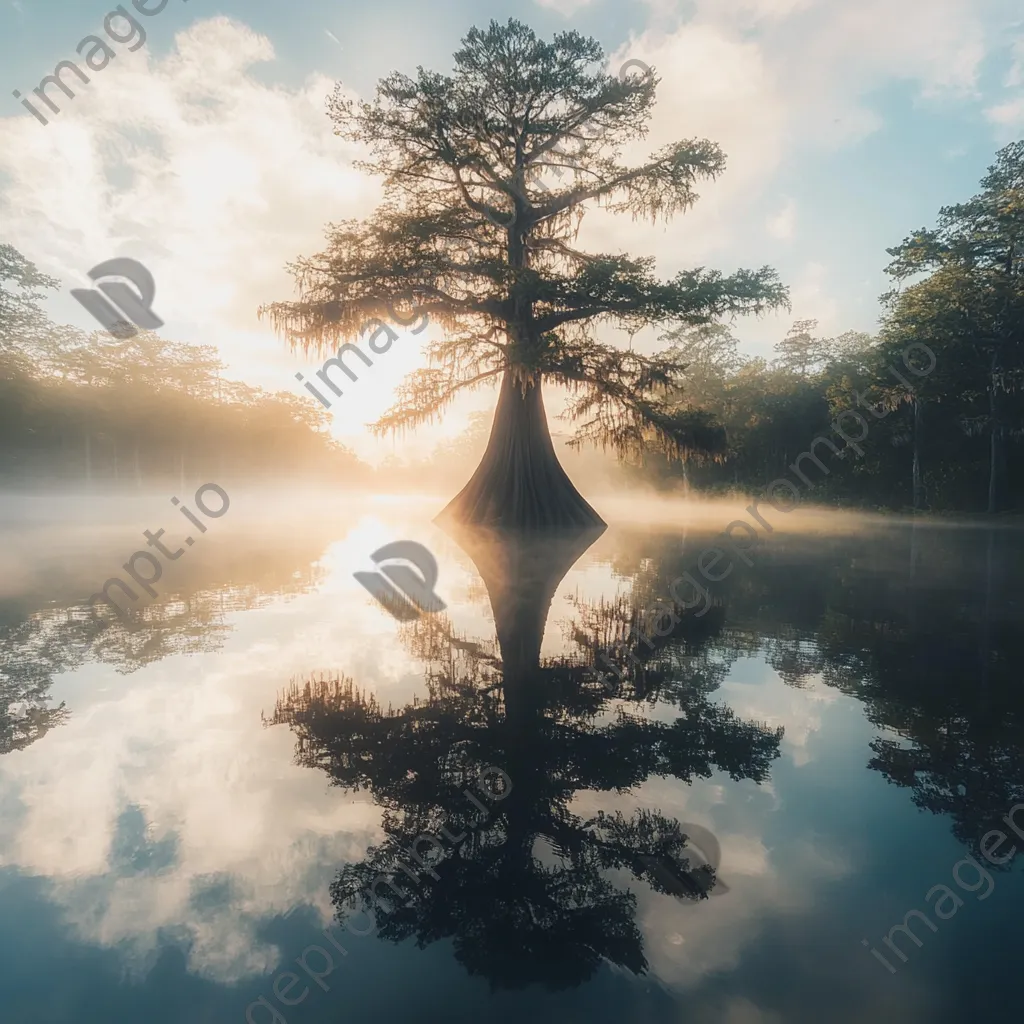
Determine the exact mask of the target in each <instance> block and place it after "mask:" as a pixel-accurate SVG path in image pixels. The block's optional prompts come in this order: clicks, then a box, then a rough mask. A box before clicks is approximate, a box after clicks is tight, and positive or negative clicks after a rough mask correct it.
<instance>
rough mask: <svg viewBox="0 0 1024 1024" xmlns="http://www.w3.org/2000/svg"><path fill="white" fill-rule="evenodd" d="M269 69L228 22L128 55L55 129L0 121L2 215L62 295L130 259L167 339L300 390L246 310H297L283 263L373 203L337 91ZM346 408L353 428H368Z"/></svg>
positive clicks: (263, 42) (29, 120) (267, 54)
mask: <svg viewBox="0 0 1024 1024" xmlns="http://www.w3.org/2000/svg"><path fill="white" fill-rule="evenodd" d="M273 60H274V50H273V47H272V45H271V43H270V41H269V40H268V39H267V38H266V37H264V36H261V35H259V34H257V33H255V32H253V31H252V30H251V29H250V28H248V27H247V26H245V25H242V24H240V23H238V22H236V21H231V20H229V19H227V18H223V17H217V18H211V19H206V20H201V21H197V22H195V23H193V24H192V25H191V26H190V27H189V28H187V29H186V30H184V31H182V32H180V33H179V34H178V35H177V36H176V38H175V47H174V49H173V50H172V52H171V53H170V54H168V55H167V56H166V57H164V58H163V59H155V58H153V57H152V55H151V54H149V53H147V51H146V50H145V49H142V50H140V51H138V52H137V53H129V52H127V50H125V49H123V48H122V50H121V51H120V52H118V54H117V57H116V59H115V60H114V61H113V62H112V63H111V64H110V66H109V67H108V68H106V69H105V70H103V71H102V72H100V73H97V74H96V75H95V76H94V77H93V79H92V81H91V83H90V85H89V86H88V87H83V88H82V90H81V91H80V92H79V94H78V96H77V97H76V98H75V99H74V100H66V101H63V104H62V105H63V109H62V112H61V113H60V114H58V115H54V116H53V119H52V121H51V123H50V124H49V125H47V126H43V125H41V124H40V123H39V122H38V121H36V120H35V119H34V118H33V117H32V116H31V115H29V114H23V115H21V116H17V117H9V118H6V119H3V120H0V172H3V173H5V174H6V175H7V176H9V179H10V180H9V184H7V185H6V186H5V189H4V192H3V195H2V197H0V215H2V218H3V222H4V235H5V238H6V240H8V241H10V242H11V243H12V244H14V245H15V246H16V247H18V248H19V249H21V250H22V251H23V252H25V254H26V255H27V256H29V258H31V259H33V260H35V261H36V262H38V263H39V264H40V265H41V266H42V267H43V268H44V269H45V270H47V271H50V272H53V273H56V274H57V275H58V276H59V277H61V278H62V279H63V280H64V282H65V285H67V284H68V283H71V282H75V281H83V275H84V273H85V271H86V270H88V269H89V268H90V267H91V266H93V265H95V264H96V263H98V262H100V261H101V260H104V259H109V258H110V257H112V256H114V255H131V256H134V257H135V258H137V259H140V260H141V261H142V262H143V263H145V264H146V265H147V266H148V267H149V268H150V270H151V271H152V272H153V275H154V278H155V280H156V284H157V300H156V303H155V306H154V308H155V309H157V311H158V312H159V315H160V316H161V318H162V319H163V320H164V321H165V322H166V324H167V327H166V329H165V333H166V334H167V335H168V336H170V337H177V338H181V339H182V340H189V341H197V342H206V343H212V344H216V345H218V347H219V348H220V350H221V352H222V354H223V355H224V356H225V357H226V358H227V360H228V362H229V372H231V373H233V374H234V375H237V376H242V377H244V378H245V379H247V380H249V381H250V382H253V383H259V384H261V385H263V386H268V387H270V388H272V389H275V388H281V389H291V390H298V385H297V384H296V383H295V382H294V380H293V379H292V374H293V372H294V370H295V369H297V368H298V364H297V363H296V362H295V361H294V360H292V359H291V358H290V357H289V356H288V355H287V354H286V352H285V349H284V346H283V345H282V344H281V343H280V342H279V341H278V340H277V339H276V338H274V337H273V335H272V334H271V332H270V330H269V328H268V326H267V325H266V324H260V323H259V322H258V321H257V318H256V309H257V307H258V306H259V305H260V304H261V303H263V302H266V301H269V300H273V299H288V298H291V297H292V295H293V291H292V279H291V277H290V276H289V275H288V274H287V273H286V272H285V270H284V265H285V263H286V262H288V261H291V260H294V259H295V258H296V257H298V256H299V255H300V254H305V255H311V254H313V253H315V252H317V251H318V250H319V249H320V248H321V247H322V245H323V232H324V228H325V226H326V223H327V221H328V220H329V219H335V220H340V219H343V218H345V217H351V216H359V215H361V214H363V213H364V212H365V210H366V209H367V208H368V207H371V206H373V205H375V204H376V203H377V202H378V201H379V195H380V192H379V187H378V186H377V184H376V183H374V182H372V181H370V180H369V179H367V177H366V176H365V175H363V174H362V173H360V172H358V171H356V170H355V169H353V167H352V166H351V161H352V159H353V157H354V156H355V155H356V149H355V148H354V147H352V146H349V145H347V144H346V143H344V142H343V141H342V140H340V139H338V138H337V137H335V136H334V135H333V133H332V130H331V124H330V122H329V121H328V119H327V117H326V116H325V113H324V100H325V97H326V96H327V95H328V94H329V93H330V92H331V91H332V89H333V82H332V81H331V80H330V79H328V78H326V77H325V76H322V75H311V76H310V77H309V78H308V79H307V80H306V82H305V83H304V84H303V85H302V86H301V87H300V88H298V89H294V90H291V89H287V88H284V87H280V86H270V85H264V84H262V83H261V82H258V81H257V80H256V79H255V78H254V77H253V76H252V75H251V74H250V71H251V69H252V68H253V66H255V65H258V64H262V63H267V62H271V61H273ZM114 181H118V182H119V184H116V185H115V184H114V183H113V182H114ZM122 182H123V183H122ZM299 393H301V392H299ZM361 394H363V395H368V394H369V386H368V387H367V389H362V390H361V391H360V392H357V391H356V390H355V389H353V397H354V400H355V401H356V402H357V403H358V401H359V398H360V395H361ZM346 397H348V396H346ZM346 407H347V408H349V409H352V410H353V419H354V420H355V421H356V427H355V429H359V426H360V425H361V424H362V422H365V419H367V418H369V417H366V416H362V415H360V414H359V412H360V410H359V408H358V404H357V405H356V406H352V404H351V402H349V403H347V406H346Z"/></svg>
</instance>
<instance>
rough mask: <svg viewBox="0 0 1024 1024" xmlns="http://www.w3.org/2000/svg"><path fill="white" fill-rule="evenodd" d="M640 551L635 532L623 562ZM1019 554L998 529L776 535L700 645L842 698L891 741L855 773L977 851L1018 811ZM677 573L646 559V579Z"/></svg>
mask: <svg viewBox="0 0 1024 1024" xmlns="http://www.w3.org/2000/svg"><path fill="white" fill-rule="evenodd" d="M704 543H707V542H704ZM702 546H703V544H702V543H697V544H695V545H694V554H695V553H696V551H699V550H700V548H701V547H702ZM647 554H648V544H647V540H646V538H641V537H638V538H637V544H636V547H635V549H634V557H633V564H634V565H640V561H641V558H642V557H643V556H645V555H647ZM1022 555H1024V546H1022V545H1021V543H1020V533H1019V531H1017V530H1012V529H1002V530H1000V529H996V530H993V529H987V530H978V529H955V530H954V529H948V528H946V529H943V528H939V527H932V528H922V527H903V526H899V525H890V526H887V527H886V528H885V529H881V530H867V529H865V530H864V531H862V532H859V533H854V534H851V535H848V536H841V537H824V538H822V537H818V538H815V539H814V540H812V541H808V538H807V537H805V536H799V535H794V536H791V537H786V536H782V535H779V536H777V537H775V538H773V539H772V542H771V545H770V546H765V547H764V548H763V549H762V550H761V551H759V552H758V554H757V555H756V556H755V558H754V559H753V565H752V566H750V567H747V566H743V565H738V566H737V569H736V571H735V572H734V573H733V574H732V576H731V577H730V578H729V579H728V580H726V581H725V582H724V583H722V584H721V585H719V586H718V587H716V594H718V595H720V596H721V599H722V600H724V601H725V603H726V605H727V607H728V609H729V616H728V623H727V624H726V625H725V627H724V628H723V629H722V631H721V633H720V634H718V635H717V636H716V637H715V638H713V639H712V641H711V642H710V643H709V645H708V650H710V651H713V652H714V654H715V655H717V656H718V657H719V658H724V659H735V658H736V657H739V656H741V655H742V654H744V653H748V654H759V655H760V656H761V657H763V658H764V659H765V660H766V661H767V662H768V664H769V665H771V667H772V668H773V669H774V670H775V671H776V672H777V673H778V674H779V675H780V677H781V678H782V679H783V680H784V681H785V682H786V683H787V684H789V685H793V686H806V685H808V684H809V683H810V680H811V678H812V677H813V676H820V678H821V680H822V681H823V682H824V683H825V684H826V685H828V686H831V687H835V688H836V689H838V690H840V691H842V692H843V693H846V694H848V695H850V696H852V697H854V698H856V699H857V700H858V701H860V702H861V703H862V704H863V706H864V712H865V715H866V717H867V718H868V720H869V721H870V722H871V723H872V724H873V725H876V726H878V727H879V728H884V729H886V730H888V731H889V733H890V735H888V736H880V737H878V738H876V739H875V740H873V741H872V743H871V756H870V759H869V761H868V765H869V767H870V768H872V769H874V770H876V771H879V772H881V773H882V775H883V776H884V777H885V778H886V779H887V780H888V781H889V782H891V783H893V784H894V785H897V786H900V787H905V788H907V789H909V790H910V791H911V794H912V799H913V801H914V803H915V804H916V805H917V806H918V807H921V808H923V809H925V810H928V811H930V812H932V813H934V814H944V815H948V816H949V817H950V819H951V821H952V831H953V834H954V835H955V836H956V838H957V839H958V840H960V841H961V842H962V843H964V844H965V845H967V846H969V847H971V848H972V849H974V850H975V851H977V850H978V843H979V841H980V840H981V838H982V837H983V836H984V835H985V833H986V832H988V831H989V830H990V829H995V828H1000V827H1003V828H1004V830H1005V826H1002V825H1001V819H1002V817H1003V815H1005V814H1006V813H1007V812H1008V810H1009V809H1010V808H1011V807H1012V806H1013V805H1014V804H1015V803H1020V802H1024V689H1022V687H1021V685H1020V675H1021V673H1020V666H1021V665H1022V664H1024V631H1022V630H1021V628H1020V619H1021V614H1020V590H1019V580H1020V579H1021V578H1022V575H1024V564H1022V562H1024V557H1022ZM692 559H693V554H691V556H690V561H691V563H692ZM622 560H623V561H625V559H622ZM684 568H689V569H691V570H692V568H693V566H692V564H685V563H684V562H683V560H682V559H679V558H677V560H676V561H675V563H673V561H672V558H671V556H668V557H666V558H664V559H661V560H659V574H660V579H659V581H658V583H657V585H658V586H661V587H662V588H664V587H665V585H666V581H668V580H671V579H672V578H673V574H678V572H680V571H682V569H684ZM641 575H642V574H641V573H640V571H639V570H638V571H637V576H638V577H639V576H641ZM708 617H710V613H709V616H708ZM891 734H895V735H891Z"/></svg>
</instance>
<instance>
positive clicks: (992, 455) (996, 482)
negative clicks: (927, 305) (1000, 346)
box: [988, 352, 1006, 515]
mask: <svg viewBox="0 0 1024 1024" xmlns="http://www.w3.org/2000/svg"><path fill="white" fill-rule="evenodd" d="M998 360H999V356H998V353H995V352H994V353H993V354H992V365H991V369H990V373H989V385H988V412H989V459H988V512H989V515H991V514H992V513H993V512H998V511H999V510H1000V508H1001V507H1002V491H1003V488H1002V482H1003V471H1004V469H1005V465H1006V452H1005V449H1004V443H1003V442H1004V437H1003V424H1002V420H1001V418H1000V409H999V398H998V395H997V393H996V387H997V375H998V372H999V362H998Z"/></svg>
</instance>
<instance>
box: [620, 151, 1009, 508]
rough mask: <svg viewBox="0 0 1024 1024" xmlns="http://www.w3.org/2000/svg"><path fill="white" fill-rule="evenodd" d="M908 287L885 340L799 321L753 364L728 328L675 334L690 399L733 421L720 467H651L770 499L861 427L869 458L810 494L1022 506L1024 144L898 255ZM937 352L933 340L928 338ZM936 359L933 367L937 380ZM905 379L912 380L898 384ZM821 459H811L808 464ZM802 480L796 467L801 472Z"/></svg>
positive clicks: (834, 471) (815, 477) (830, 474)
mask: <svg viewBox="0 0 1024 1024" xmlns="http://www.w3.org/2000/svg"><path fill="white" fill-rule="evenodd" d="M887 252H888V254H889V256H890V257H891V258H892V261H891V263H890V264H889V266H888V267H887V268H886V270H887V273H888V274H889V275H890V276H891V277H892V278H893V280H894V282H895V285H896V287H895V288H894V290H893V291H892V292H890V293H889V294H887V295H885V296H883V297H882V302H883V311H882V317H881V321H880V323H881V327H880V331H879V333H878V336H877V337H872V336H869V335H866V334H861V333H857V332H848V333H846V334H842V335H840V336H839V337H835V338H822V337H820V336H819V335H818V332H817V323H816V321H814V320H801V321H797V322H796V323H795V324H794V325H793V328H792V330H791V331H790V332H789V334H788V335H787V336H786V338H785V339H784V340H783V341H781V342H780V343H779V344H778V345H776V347H775V348H776V353H777V358H776V359H775V360H774V361H772V362H768V361H766V360H764V359H742V358H740V356H739V354H738V350H737V345H736V340H735V339H734V338H733V337H732V335H731V333H730V330H729V328H728V327H725V326H722V325H720V324H708V325H705V326H701V327H696V328H694V327H691V328H683V329H680V330H677V331H674V332H671V333H669V334H667V335H665V336H664V338H663V340H664V341H666V342H667V343H668V348H669V352H671V353H672V354H674V355H676V356H677V357H678V358H679V359H680V361H681V362H683V363H685V364H687V367H686V370H685V371H684V378H685V383H684V385H683V387H682V389H681V390H680V391H679V392H678V399H677V400H678V404H679V405H680V406H681V407H688V408H691V409H695V410H703V411H704V412H706V413H707V414H708V415H709V417H710V418H711V419H712V421H713V422H716V423H717V424H718V425H719V426H720V427H722V428H724V431H725V436H726V442H725V446H724V453H723V454H722V455H721V456H720V460H719V461H717V462H716V461H704V462H703V463H701V464H696V463H695V462H692V464H688V465H687V464H684V465H683V466H680V465H678V464H669V463H667V462H665V461H664V460H655V461H653V462H650V463H648V464H647V465H646V466H645V467H643V468H641V469H638V470H637V473H639V474H640V475H641V476H643V477H644V478H646V479H651V478H652V477H653V478H655V479H658V480H660V481H665V482H669V481H671V482H673V483H675V482H678V481H680V480H682V479H686V480H687V482H688V483H689V484H690V485H691V486H694V487H697V488H700V489H702V490H722V489H726V488H735V489H738V490H742V491H746V492H747V493H762V492H763V491H764V488H765V486H766V485H767V484H769V483H770V482H771V481H772V480H775V479H777V478H782V477H785V476H786V475H787V472H789V467H790V466H791V464H792V463H793V461H794V460H795V459H796V458H797V457H798V456H799V455H800V453H802V452H806V451H808V449H809V447H810V445H811V443H812V442H813V441H814V439H815V438H818V437H822V438H829V439H831V440H832V441H833V442H835V443H837V444H838V447H839V450H840V452H842V450H843V442H842V441H841V440H840V439H839V438H837V436H836V434H835V431H834V430H833V428H832V426H831V424H832V423H833V422H835V421H836V420H837V418H838V417H839V416H840V415H842V414H844V413H846V415H845V417H844V420H843V427H844V429H845V430H847V431H848V432H850V433H852V434H853V436H857V434H858V433H861V432H863V428H861V427H860V425H859V423H858V421H857V418H856V417H855V416H854V415H853V414H854V413H856V414H858V415H859V416H860V417H861V418H862V419H863V421H864V423H865V424H866V428H867V434H866V438H865V440H863V441H861V442H860V447H861V448H862V450H863V454H862V455H860V456H856V457H855V453H854V452H852V451H846V452H845V453H843V457H842V458H839V457H837V456H836V455H835V454H834V453H832V452H831V451H830V450H829V448H828V446H827V445H826V444H825V443H824V442H823V443H821V444H819V446H818V449H817V454H818V456H819V457H820V458H821V460H822V462H823V463H824V464H825V466H826V469H827V472H822V471H821V470H818V469H817V468H816V467H814V466H811V468H810V469H809V470H807V471H808V472H809V474H810V477H811V479H812V486H813V488H814V490H813V494H812V498H816V499H818V500H823V501H827V502H834V503H842V504H851V505H857V504H861V505H871V506H875V507H884V508H890V509H894V508H920V509H935V510H963V511H989V512H998V511H1004V510H1008V509H1019V508H1021V507H1024V458H1022V454H1024V448H1022V445H1021V439H1022V437H1024V389H1022V384H1024V142H1017V143H1014V144H1012V145H1010V146H1007V147H1005V148H1004V149H1002V150H1000V152H999V153H998V154H997V155H996V163H995V164H994V165H993V166H992V167H991V168H990V169H989V172H988V174H987V175H986V176H985V178H984V179H983V180H982V182H981V191H980V192H979V194H978V195H976V196H974V197H973V198H971V199H969V200H968V201H967V202H965V203H961V204H958V205H956V206H950V207H944V208H943V209H942V210H940V211H939V217H938V224H937V227H936V228H934V229H926V228H922V229H920V230H919V231H917V232H915V233H914V234H913V235H911V236H910V237H908V238H907V239H905V240H904V241H903V242H902V243H901V244H900V245H898V246H896V247H894V248H892V249H888V250H887ZM925 346H927V348H925ZM908 349H909V350H910V351H911V352H913V353H914V356H913V357H912V359H911V363H913V364H915V366H916V368H917V369H919V370H921V369H925V368H926V367H927V365H928V364H930V363H931V356H929V355H928V352H931V353H933V354H934V360H935V363H934V368H933V369H931V370H930V372H927V373H926V374H923V375H917V374H915V373H913V372H911V370H910V368H908V366H907V365H906V363H905V361H904V356H903V353H904V352H906V351H908ZM901 377H902V380H901V379H900V378H901ZM807 465H808V463H807V462H805V469H806V466H807ZM789 475H790V476H791V475H792V473H791V472H790V473H789Z"/></svg>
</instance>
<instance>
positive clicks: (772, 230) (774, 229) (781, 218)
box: [765, 199, 796, 242]
mask: <svg viewBox="0 0 1024 1024" xmlns="http://www.w3.org/2000/svg"><path fill="white" fill-rule="evenodd" d="M765 227H766V228H767V231H768V234H770V235H771V236H772V237H773V238H778V239H779V240H780V241H783V242H788V241H789V240H790V239H792V237H793V234H794V233H795V231H796V203H795V202H794V201H793V200H792V199H787V200H786V202H785V204H784V205H783V207H782V209H781V210H779V212H778V213H776V214H773V215H772V216H771V217H769V218H768V221H767V223H766V225H765Z"/></svg>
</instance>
